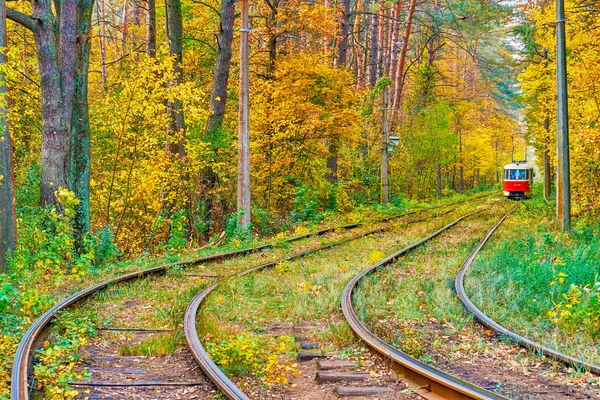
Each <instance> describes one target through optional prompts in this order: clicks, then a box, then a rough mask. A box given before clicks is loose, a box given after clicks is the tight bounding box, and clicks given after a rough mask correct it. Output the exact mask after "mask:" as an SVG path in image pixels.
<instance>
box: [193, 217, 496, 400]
mask: <svg viewBox="0 0 600 400" xmlns="http://www.w3.org/2000/svg"><path fill="white" fill-rule="evenodd" d="M481 211H482V210H477V211H474V212H471V213H468V214H466V215H464V216H462V217H460V218H458V219H457V220H455V221H454V222H452V223H450V224H448V225H446V226H444V227H443V228H441V229H440V230H438V231H436V232H435V233H434V234H432V235H429V236H428V237H426V238H425V239H422V240H421V241H419V242H417V243H415V244H413V245H411V246H409V248H410V249H408V250H407V249H405V252H406V251H409V250H412V249H413V248H416V247H418V246H420V245H422V244H423V243H425V242H427V241H428V240H431V239H432V238H434V237H435V236H437V235H439V234H440V233H442V232H443V231H445V230H447V229H449V228H451V227H452V226H454V225H456V224H457V223H458V222H460V221H462V220H463V219H465V218H468V217H469V216H471V215H474V214H476V213H478V212H481ZM414 222H416V221H414ZM373 233H375V232H373ZM362 236H364V235H362ZM347 241H348V240H343V241H339V242H335V243H332V244H329V245H325V246H322V247H320V248H317V249H315V250H314V251H320V250H325V249H327V248H331V247H333V246H337V245H340V244H343V243H345V242H347ZM307 254H309V253H308V252H300V253H296V254H294V255H292V256H289V257H288V258H286V260H285V261H290V260H293V259H296V258H300V257H303V256H305V255H307ZM397 256H398V254H396V256H395V257H397ZM395 257H393V258H395ZM393 258H392V259H393ZM385 260H388V261H390V260H391V259H389V258H386V259H384V260H382V261H385ZM277 264H278V262H268V263H264V264H262V265H259V266H256V267H252V268H249V269H247V270H244V271H241V272H238V273H235V274H232V275H230V276H228V277H225V278H223V279H221V280H219V281H218V282H215V283H213V284H212V285H210V286H209V287H207V288H205V289H204V290H202V291H201V292H200V293H198V295H196V296H195V297H194V299H193V300H192V301H191V302H190V304H189V306H188V309H187V310H186V314H185V320H184V333H185V337H186V341H187V344H188V347H189V349H190V351H191V352H192V354H193V356H194V358H195V359H196V361H197V362H198V364H199V365H200V367H201V368H202V370H203V371H204V373H205V374H206V375H207V376H208V377H209V379H210V380H211V381H212V382H213V384H215V385H216V386H217V388H219V390H220V391H221V392H222V393H223V394H224V395H225V396H226V397H227V398H228V399H231V400H249V397H248V396H247V395H246V394H245V393H244V392H243V391H242V390H241V389H240V388H239V387H237V386H236V385H235V384H234V383H233V382H232V381H231V379H229V377H227V375H226V374H225V373H223V371H221V369H220V368H219V367H218V366H217V365H216V364H215V362H214V361H213V360H212V359H211V357H210V356H209V354H208V352H207V351H206V349H205V348H204V346H203V345H202V343H201V341H200V338H199V335H198V330H197V326H196V320H197V315H198V311H199V309H200V307H201V306H202V304H203V302H204V301H205V300H206V298H207V297H208V295H209V294H210V293H211V292H212V291H213V290H214V289H216V288H217V287H218V286H219V285H220V284H222V283H224V282H225V281H226V280H228V279H231V278H235V277H241V276H244V275H246V274H249V273H252V272H255V271H259V270H264V269H267V268H270V267H274V266H276V265H277ZM489 398H490V399H491V398H493V399H500V398H502V397H497V396H496V397H489Z"/></svg>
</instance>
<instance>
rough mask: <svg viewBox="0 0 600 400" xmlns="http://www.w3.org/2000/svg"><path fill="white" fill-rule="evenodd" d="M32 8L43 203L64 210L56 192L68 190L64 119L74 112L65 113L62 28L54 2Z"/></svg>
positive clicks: (46, 0)
mask: <svg viewBox="0 0 600 400" xmlns="http://www.w3.org/2000/svg"><path fill="white" fill-rule="evenodd" d="M32 5H33V18H34V19H36V20H37V23H36V24H35V29H34V37H35V42H36V45H37V56H38V64H39V69H40V86H41V88H42V123H43V127H42V160H41V176H40V200H41V204H42V206H44V207H45V206H57V207H58V208H59V209H60V205H59V204H58V202H57V200H56V197H55V196H54V192H55V191H56V190H57V189H58V188H61V187H62V188H68V177H69V156H70V155H69V151H70V137H69V133H70V127H69V126H68V125H66V123H65V122H66V121H64V119H63V117H64V116H65V115H69V121H70V116H71V112H70V111H71V110H66V109H63V97H62V94H63V88H62V85H61V73H60V69H59V68H60V67H59V58H58V57H59V56H58V46H57V42H56V35H55V32H56V31H58V26H57V21H56V18H55V17H54V15H53V14H52V12H51V4H50V0H40V1H34V2H32ZM71 61H73V60H72V59H71ZM71 84H72V81H71ZM58 93H60V95H59V96H57V94H58ZM70 93H72V89H70ZM71 101H72V99H71ZM71 104H72V103H71Z"/></svg>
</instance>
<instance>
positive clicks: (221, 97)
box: [206, 0, 236, 132]
mask: <svg viewBox="0 0 600 400" xmlns="http://www.w3.org/2000/svg"><path fill="white" fill-rule="evenodd" d="M235 4H236V0H222V2H221V16H220V23H219V34H218V36H217V46H218V52H217V62H216V66H215V72H214V75H213V87H212V93H211V96H210V113H209V116H208V122H207V124H206V131H207V132H211V131H212V132H214V131H218V130H220V129H221V128H222V125H223V116H224V115H225V100H226V99H227V86H228V82H229V70H230V66H231V45H232V43H233V23H234V20H235Z"/></svg>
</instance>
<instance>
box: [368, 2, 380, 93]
mask: <svg viewBox="0 0 600 400" xmlns="http://www.w3.org/2000/svg"><path fill="white" fill-rule="evenodd" d="M378 34H379V14H373V16H372V19H371V44H370V46H369V85H371V87H373V86H375V83H377V58H378V54H379V51H378V48H377V47H378V46H377V39H378Z"/></svg>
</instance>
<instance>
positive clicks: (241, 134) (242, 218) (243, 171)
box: [237, 0, 250, 228]
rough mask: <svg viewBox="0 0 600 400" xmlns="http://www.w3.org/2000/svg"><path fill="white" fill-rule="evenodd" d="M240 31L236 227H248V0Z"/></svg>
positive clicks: (242, 14) (242, 0) (244, 3)
mask: <svg viewBox="0 0 600 400" xmlns="http://www.w3.org/2000/svg"><path fill="white" fill-rule="evenodd" d="M240 6H241V9H242V12H241V16H240V18H241V29H240V42H241V43H240V116H239V117H240V120H239V124H238V125H239V127H238V193H237V211H238V214H239V219H238V225H239V226H240V227H242V228H248V227H249V226H250V129H249V123H248V92H249V90H250V80H249V74H248V64H249V61H248V58H249V57H248V53H249V45H248V34H249V33H250V29H249V28H248V0H241V3H240Z"/></svg>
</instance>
